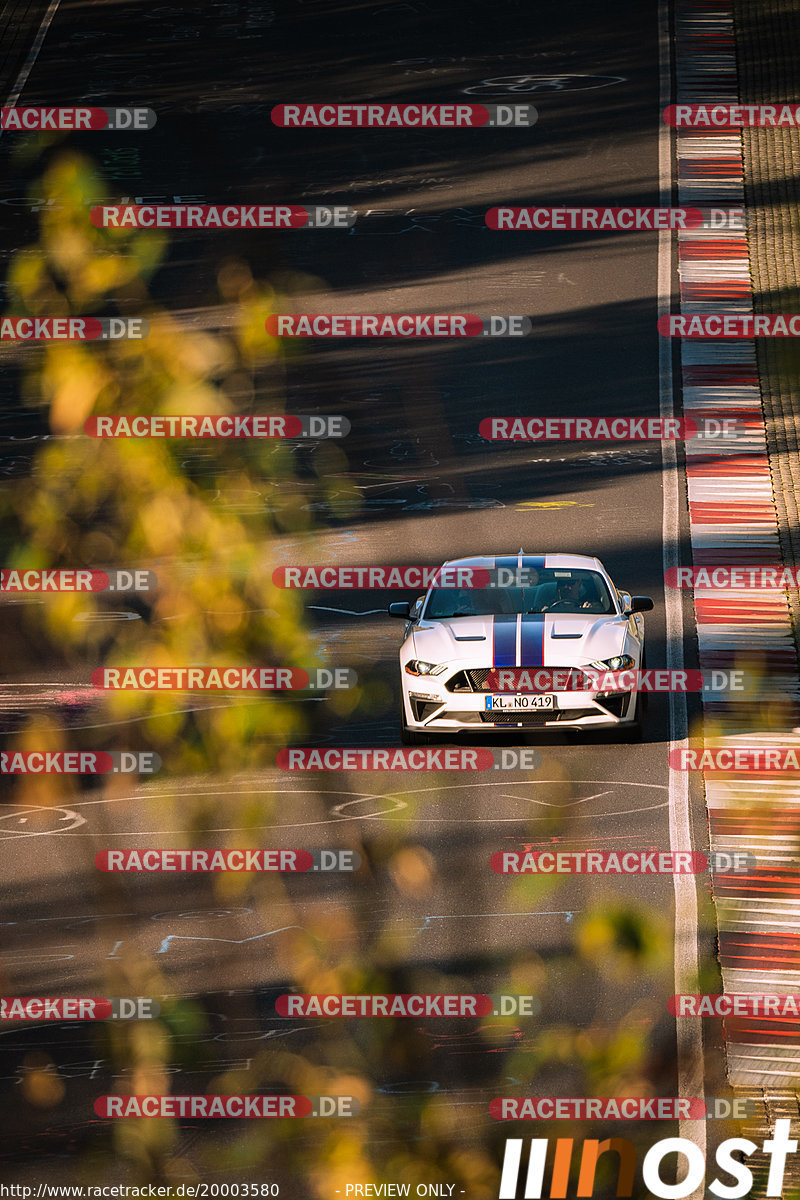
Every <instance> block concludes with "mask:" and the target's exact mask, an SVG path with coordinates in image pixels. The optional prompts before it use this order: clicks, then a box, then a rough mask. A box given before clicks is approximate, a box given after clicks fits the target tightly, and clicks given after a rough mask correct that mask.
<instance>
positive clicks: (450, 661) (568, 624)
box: [389, 551, 653, 744]
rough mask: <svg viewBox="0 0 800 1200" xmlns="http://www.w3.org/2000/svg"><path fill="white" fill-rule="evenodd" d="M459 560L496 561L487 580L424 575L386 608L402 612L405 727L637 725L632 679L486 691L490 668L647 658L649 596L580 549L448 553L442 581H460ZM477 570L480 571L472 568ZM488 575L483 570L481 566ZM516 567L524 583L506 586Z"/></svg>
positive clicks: (634, 730) (486, 565)
mask: <svg viewBox="0 0 800 1200" xmlns="http://www.w3.org/2000/svg"><path fill="white" fill-rule="evenodd" d="M459 568H471V569H472V570H473V572H474V571H475V570H476V569H477V570H480V569H483V570H484V571H489V572H491V573H492V581H493V586H491V587H488V586H483V587H476V586H472V587H467V588H462V587H439V586H436V585H434V586H432V587H430V588H429V589H428V591H427V592H426V594H425V595H424V596H420V597H418V599H417V600H416V601H415V602H414V603H413V604H408V603H396V604H391V605H390V606H389V613H390V614H391V615H392V616H394V617H402V618H404V619H405V621H406V627H405V630H404V637H403V644H402V646H401V648H400V675H401V680H402V694H403V702H402V703H403V709H402V715H401V727H402V728H401V735H402V740H403V742H404V743H406V744H409V743H412V744H416V743H418V742H421V741H425V740H426V735H430V734H437V733H439V734H448V733H449V734H452V733H456V732H468V733H477V732H478V731H480V730H486V731H489V732H491V731H492V730H495V729H530V728H532V727H537V728H547V727H558V728H559V729H564V728H571V729H596V728H598V727H601V726H604V727H614V726H620V727H622V728H623V729H624V731H625V732H626V733H628V734H629V735H630V736H631V738H632V740H635V739H636V738H637V737H639V736H641V721H642V717H643V707H642V701H643V699H644V697H643V694H641V693H638V692H637V691H635V690H626V691H613V692H599V691H565V690H561V691H549V692H535V691H530V690H526V691H520V692H518V693H515V692H513V691H508V690H504V691H492V690H491V689H492V688H493V687H494V688H496V687H497V686H498V685H497V674H496V671H495V670H493V669H494V668H500V667H506V668H526V667H528V668H536V667H540V668H542V667H543V668H552V669H557V668H569V667H592V668H594V669H595V671H597V670H600V671H602V672H613V671H628V670H638V669H640V668H643V667H644V665H645V663H644V619H643V617H642V616H641V613H643V612H649V611H650V609H652V607H653V601H652V600H651V599H650V597H649V596H631V595H629V593H627V592H620V591H618V590H617V589H616V587H615V586H614V584H613V583H612V581H611V579H610V578H609V576H608V573H607V572H606V570H605V568H604V567H603V564H602V563H601V562H600V561H599V560H598V559H596V558H589V557H587V556H585V555H582V554H545V555H529V554H524V553H523V552H522V551H520V553H519V554H513V555H507V556H504V557H499V558H498V557H494V558H489V557H479V558H461V559H456V560H454V561H452V562H449V563H446V564H445V566H444V567H443V568H442V572H446V575H442V576H441V581H442V582H453V581H456V582H457V581H459V580H461V581H463V580H464V579H465V578H469V575H468V574H466V573H465V572H463V571H462V573H461V574H460V575H459V570H458V569H459ZM472 578H473V579H477V578H479V577H478V576H477V575H474V574H473V576H472ZM482 578H484V579H485V578H486V576H482ZM509 579H513V580H514V582H515V583H516V582H519V583H521V584H523V585H524V586H502V585H500V584H497V581H498V580H500V581H507V580H509Z"/></svg>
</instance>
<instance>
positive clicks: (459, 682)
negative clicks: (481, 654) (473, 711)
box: [445, 667, 589, 692]
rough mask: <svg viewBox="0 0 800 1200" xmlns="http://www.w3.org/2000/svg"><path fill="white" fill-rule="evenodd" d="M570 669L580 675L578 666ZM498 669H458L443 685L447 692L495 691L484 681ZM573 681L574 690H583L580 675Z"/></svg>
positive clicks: (548, 669) (518, 669)
mask: <svg viewBox="0 0 800 1200" xmlns="http://www.w3.org/2000/svg"><path fill="white" fill-rule="evenodd" d="M571 669H572V671H573V673H575V675H576V676H580V668H579V667H573V668H571ZM498 670H500V668H499V667H467V668H466V669H465V670H464V671H458V672H456V674H455V675H453V677H452V678H451V679H448V681H447V683H446V684H445V687H446V688H447V690H448V692H496V691H498V690H499V689H498V688H491V687H488V686H487V684H486V681H487V679H488V678H489V673H490V672H494V673H495V674H496V673H497V671H498ZM508 670H515V671H531V672H534V671H539V670H543V671H568V670H570V668H569V667H509V668H508ZM575 683H576V688H575V690H576V691H581V690H583V689H582V687H581V683H582V678H581V677H577V678H576V679H575ZM503 690H504V691H507V690H508V689H507V688H505V689H503ZM586 690H587V691H588V690H589V689H588V688H587V689H586Z"/></svg>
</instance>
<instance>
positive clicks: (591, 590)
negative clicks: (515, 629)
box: [422, 568, 616, 621]
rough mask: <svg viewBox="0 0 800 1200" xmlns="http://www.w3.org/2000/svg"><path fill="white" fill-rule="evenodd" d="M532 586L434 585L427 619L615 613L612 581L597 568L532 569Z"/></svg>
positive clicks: (424, 613)
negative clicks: (609, 583)
mask: <svg viewBox="0 0 800 1200" xmlns="http://www.w3.org/2000/svg"><path fill="white" fill-rule="evenodd" d="M528 581H529V586H528V587H509V588H506V587H501V588H490V587H485V588H433V589H432V590H431V592H430V595H429V596H428V600H427V603H426V605H425V610H424V612H423V614H422V615H423V619H424V620H427V621H445V620H448V619H450V618H452V617H485V616H501V615H503V614H514V613H549V612H552V613H573V614H580V613H614V612H616V609H615V607H614V601H613V600H612V598H611V594H610V592H609V589H608V584H607V583H606V581H605V579H604V578H603V576H602V575H600V574H599V573H598V572H597V571H585V570H577V569H568V568H563V569H561V568H554V569H552V568H551V569H542V570H539V571H536V570H531V571H529V572H528Z"/></svg>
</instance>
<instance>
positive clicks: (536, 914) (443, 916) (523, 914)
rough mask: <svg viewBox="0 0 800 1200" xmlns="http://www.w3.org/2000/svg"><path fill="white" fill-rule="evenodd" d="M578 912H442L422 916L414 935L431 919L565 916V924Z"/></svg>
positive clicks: (420, 931)
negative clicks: (420, 923) (421, 922)
mask: <svg viewBox="0 0 800 1200" xmlns="http://www.w3.org/2000/svg"><path fill="white" fill-rule="evenodd" d="M579 912H583V909H582V908H573V909H569V908H565V909H559V910H557V911H555V912H534V911H531V912H503V913H488V912H483V913H442V914H441V915H435V916H430V917H424V918H423V924H422V925H420V927H419V929H418V930H417V931H416V933H415V935H414V936H415V937H416V936H417V935H418V934H420V933H424V932H425V930H426V929H430V927H431V921H460V920H472V919H473V918H477V917H565V918H566V924H569V922H570V921H571V920H572V918H573V917H574V916H575V914H576V913H579Z"/></svg>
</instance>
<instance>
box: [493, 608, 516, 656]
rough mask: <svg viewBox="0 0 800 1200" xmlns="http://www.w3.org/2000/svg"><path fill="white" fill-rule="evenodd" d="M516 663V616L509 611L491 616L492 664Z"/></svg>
mask: <svg viewBox="0 0 800 1200" xmlns="http://www.w3.org/2000/svg"><path fill="white" fill-rule="evenodd" d="M516 665H517V618H516V616H514V615H513V614H511V613H505V614H502V615H500V616H496V617H492V666H493V667H515V666H516Z"/></svg>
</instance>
